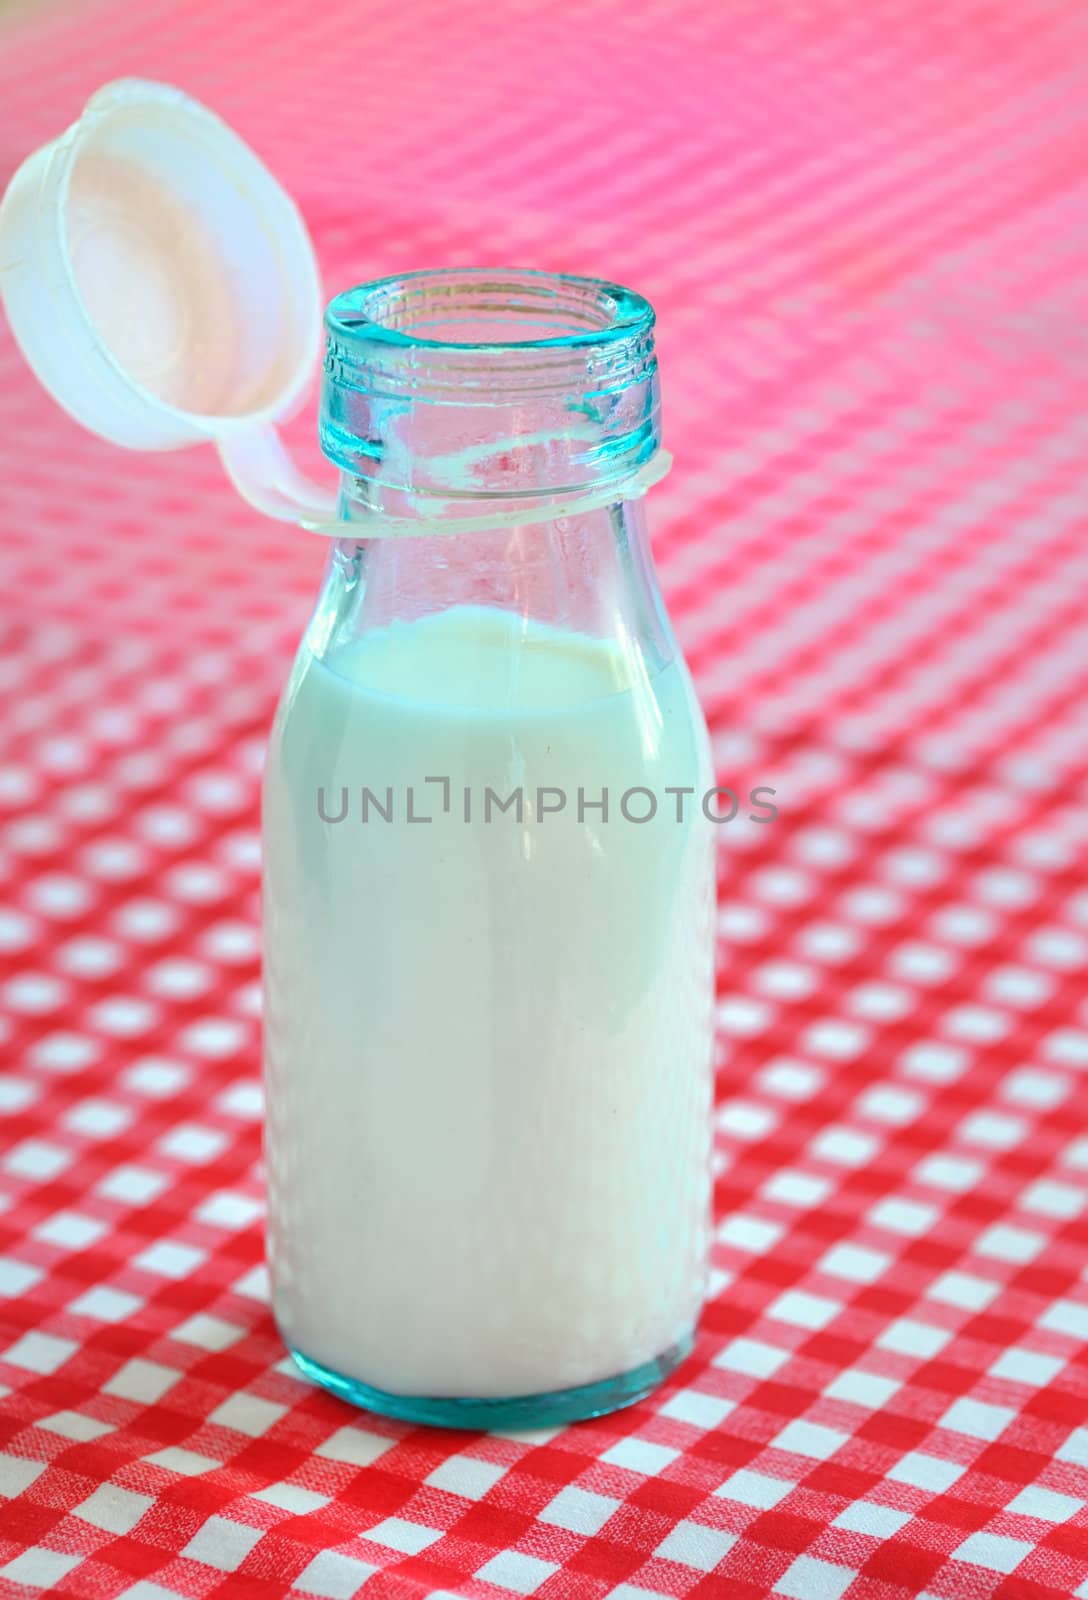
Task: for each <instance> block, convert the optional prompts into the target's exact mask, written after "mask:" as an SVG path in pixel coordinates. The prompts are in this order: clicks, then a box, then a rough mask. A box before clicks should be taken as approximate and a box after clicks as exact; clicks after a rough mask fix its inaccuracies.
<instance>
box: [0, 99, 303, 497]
mask: <svg viewBox="0 0 1088 1600" xmlns="http://www.w3.org/2000/svg"><path fill="white" fill-rule="evenodd" d="M0 291H2V294H3V301H4V306H5V309H6V311H7V315H8V319H9V321H10V323H11V327H12V331H13V333H14V335H15V338H16V340H17V342H18V344H19V346H20V348H21V350H22V352H23V355H24V356H25V357H26V360H27V362H28V363H29V365H30V366H31V368H32V369H33V370H34V372H35V374H36V375H37V377H38V378H39V379H40V381H41V382H42V383H43V384H44V386H45V387H46V388H47V389H48V390H49V392H50V394H51V395H52V396H53V398H54V399H55V400H57V401H58V403H59V404H60V405H62V406H63V407H64V409H65V410H66V411H68V412H69V413H70V414H71V415H72V416H73V417H75V418H76V420H77V421H78V422H80V423H82V424H83V426H84V427H85V428H89V429H90V430H91V432H93V433H97V434H99V435H101V437H102V438H105V439H109V440H111V441H112V442H113V443H114V444H119V445H124V446H127V447H128V448H129V449H134V450H168V449H176V448H179V447H181V446H184V445H188V444H195V443H198V442H200V441H202V440H214V441H215V443H216V444H217V445H218V446H219V450H220V454H221V455H222V457H223V460H224V462H225V464H226V466H227V469H228V471H229V472H230V474H231V477H232V478H233V479H234V481H235V483H236V485H237V487H238V488H239V489H240V490H241V492H242V493H243V494H244V495H245V497H246V498H247V499H248V500H249V501H250V502H251V503H252V504H253V505H256V506H257V507H258V509H260V510H262V511H264V512H266V513H267V514H269V515H272V516H275V517H280V518H284V519H288V520H292V521H298V520H316V521H320V520H322V519H325V518H328V517H331V516H333V515H334V506H333V499H332V495H331V493H326V491H325V490H323V489H321V488H319V487H318V486H317V485H314V484H311V483H309V482H308V481H307V480H305V479H304V478H303V477H302V476H301V475H300V474H299V473H298V472H297V471H296V469H295V468H294V466H293V465H292V464H291V462H290V460H289V458H288V457H287V456H286V454H285V452H284V451H283V449H282V447H281V445H280V441H279V438H278V436H277V434H276V432H275V427H274V424H275V423H276V422H277V421H279V420H281V419H283V418H285V417H287V416H288V415H290V414H291V412H292V411H293V410H294V409H295V408H296V407H297V405H298V404H299V402H300V401H301V399H302V397H303V395H304V394H305V392H306V390H307V388H308V387H309V385H310V382H311V379H312V377H313V374H314V372H315V370H316V367H317V359H318V353H319V349H320V341H321V289H320V283H319V279H318V272H317V263H316V261H315V259H314V251H313V246H312V244H311V242H310V237H309V234H308V233H307V231H306V225H305V223H304V222H303V220H302V217H301V216H300V215H299V212H298V210H297V209H296V207H295V205H294V203H293V202H292V200H291V199H290V197H289V196H288V195H287V193H286V192H285V191H284V190H283V189H282V188H281V187H280V185H279V184H278V183H277V182H276V180H275V178H273V176H272V174H271V173H270V172H269V171H268V169H267V168H266V167H265V166H264V165H263V163H262V162H260V161H259V160H258V159H257V157H256V156H255V155H254V153H253V151H252V150H250V149H249V147H248V146H247V145H246V144H244V143H243V141H242V140H241V139H239V138H238V136H237V134H235V133H234V132H232V130H231V129H230V128H228V127H227V125H226V124H225V123H224V122H222V121H221V120H220V118H219V117H217V116H215V115H214V114H213V113H212V112H210V111H208V110H207V109H206V107H204V106H202V105H200V104H199V103H198V102H197V101H195V100H192V99H190V97H189V96H188V95H185V94H182V93H181V91H180V90H178V89H174V88H171V87H169V86H168V85H166V84H159V83H149V82H145V81H142V80H140V79H135V78H133V79H122V80H121V81H119V82H117V83H112V84H108V85H107V86H106V87H105V88H103V89H100V90H99V91H98V93H97V94H95V95H94V96H92V98H91V99H90V100H89V101H88V103H87V106H86V109H85V110H84V113H83V115H82V117H80V119H79V121H78V122H76V123H74V124H73V126H72V127H71V128H69V129H68V131H67V133H65V134H63V135H62V136H61V137H60V138H59V139H56V140H55V141H54V142H53V143H52V144H49V145H46V146H44V147H43V148H42V149H41V150H38V151H36V152H35V153H34V154H33V155H32V156H30V157H29V158H28V159H27V160H26V161H25V162H24V163H23V165H22V166H21V167H20V168H19V170H18V172H16V174H15V176H14V177H13V179H12V180H11V183H10V185H9V187H8V190H7V193H6V194H5V196H4V199H3V202H2V204H0Z"/></svg>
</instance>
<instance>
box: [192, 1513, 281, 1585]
mask: <svg viewBox="0 0 1088 1600" xmlns="http://www.w3.org/2000/svg"><path fill="white" fill-rule="evenodd" d="M263 1538H264V1529H263V1528H248V1527H246V1525H245V1523H244V1522H232V1521H231V1520H230V1518H229V1517H209V1518H208V1520H207V1522H205V1523H202V1524H201V1526H200V1527H199V1528H198V1529H197V1530H196V1532H195V1533H194V1534H193V1537H192V1538H191V1539H190V1540H189V1543H188V1544H187V1545H186V1546H185V1548H184V1550H182V1552H181V1553H182V1555H183V1556H188V1557H189V1559H190V1560H191V1561H203V1563H204V1565H205V1566H206V1567H215V1568H217V1569H218V1571H220V1572H237V1570H238V1568H239V1567H240V1566H241V1565H242V1562H243V1561H244V1560H245V1558H246V1556H248V1554H249V1552H250V1551H251V1550H252V1549H253V1546H254V1545H255V1544H259V1543H260V1541H261V1540H262V1539H263Z"/></svg>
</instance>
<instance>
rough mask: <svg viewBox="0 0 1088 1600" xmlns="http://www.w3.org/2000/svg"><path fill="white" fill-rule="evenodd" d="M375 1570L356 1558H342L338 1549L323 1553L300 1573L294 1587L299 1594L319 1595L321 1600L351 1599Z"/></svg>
mask: <svg viewBox="0 0 1088 1600" xmlns="http://www.w3.org/2000/svg"><path fill="white" fill-rule="evenodd" d="M377 1571H378V1568H377V1567H375V1566H372V1565H371V1563H370V1562H369V1561H360V1560H359V1559H358V1557H356V1556H345V1555H341V1554H340V1552H339V1551H338V1550H322V1551H320V1552H319V1553H318V1554H317V1555H316V1556H314V1559H313V1560H312V1561H311V1562H310V1565H309V1566H308V1567H307V1568H306V1569H305V1571H304V1572H300V1573H299V1575H298V1577H297V1578H296V1579H295V1583H294V1587H295V1588H296V1589H298V1590H299V1591H300V1592H301V1593H302V1594H312V1595H319V1596H320V1597H321V1600H351V1597H352V1595H354V1594H355V1592H356V1591H357V1590H358V1589H360V1588H361V1587H362V1585H363V1584H364V1583H365V1582H366V1580H367V1579H368V1578H372V1577H373V1576H374V1574H375V1573H376V1572H377Z"/></svg>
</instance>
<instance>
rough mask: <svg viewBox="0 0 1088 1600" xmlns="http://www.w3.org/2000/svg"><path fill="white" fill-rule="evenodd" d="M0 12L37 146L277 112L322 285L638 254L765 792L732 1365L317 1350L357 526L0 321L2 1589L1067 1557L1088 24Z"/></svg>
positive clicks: (723, 1052) (304, 1587) (1071, 1516)
mask: <svg viewBox="0 0 1088 1600" xmlns="http://www.w3.org/2000/svg"><path fill="white" fill-rule="evenodd" d="M0 43H2V48H0V162H2V168H3V175H4V176H6V175H7V173H8V172H10V170H11V169H12V168H13V167H14V166H15V164H16V162H17V161H18V160H20V159H21V158H22V157H23V156H24V155H25V154H26V153H27V151H28V150H29V149H31V148H32V147H34V146H35V145H37V144H39V143H40V142H42V141H43V140H44V139H45V138H47V137H49V136H51V135H53V134H55V133H57V132H59V130H60V129H61V128H62V127H63V126H64V125H65V124H67V122H69V121H70V120H71V119H72V117H73V116H74V115H75V114H76V113H77V112H78V110H79V107H80V106H81V104H82V102H83V100H84V99H85V97H86V96H87V95H88V94H89V93H90V92H91V91H92V90H93V89H94V88H95V87H96V86H97V85H98V84H100V83H101V82H103V81H105V80H107V79H110V78H112V77H116V76H120V75H122V74H128V73H139V74H143V75H146V76H154V77H161V78H165V79H168V80H171V81H175V82H177V83H179V84H180V85H182V86H183V87H185V88H187V89H189V90H190V91H192V92H193V93H195V94H197V95H198V96H200V97H201V98H203V99H205V100H207V101H208V103H210V104H211V105H212V106H214V107H215V108H216V109H217V110H219V111H220V112H221V113H222V114H224V115H225V116H226V117H227V118H228V120H230V121H231V122H233V123H234V124H235V125H236V126H237V127H238V128H239V130H240V131H241V132H242V133H243V135H244V136H246V137H247V138H248V139H249V140H250V141H251V142H252V143H254V145H255V146H256V148H257V149H258V150H259V151H260V152H261V153H262V154H263V156H264V157H265V159H266V160H268V161H269V162H270V164H271V165H272V166H273V167H274V169H275V170H276V171H277V172H278V174H279V175H280V176H281V177H282V179H283V180H284V181H285V183H286V184H287V185H288V186H289V187H290V189H291V190H292V192H293V193H294V194H295V195H296V197H297V198H298V200H299V203H300V204H301V206H302V208H303V210H304V212H305V214H306V216H307V218H308V220H309V222H310V225H311V227H312V230H313V233H314V237H315V240H316V244H317V248H318V252H319V254H320V257H321V261H322V264H323V270H324V273H325V281H326V286H327V288H328V289H329V290H330V291H331V290H332V289H333V288H342V287H344V286H345V285H346V284H348V283H350V282H353V281H358V280H360V279H362V278H365V277H368V276H373V275H377V274H380V273H383V272H389V271H393V270H397V269H403V268H410V267H418V266H427V265H440V264H450V265H454V264H463V263H470V262H471V263H475V262H482V263H496V262H505V263H512V264H522V265H535V266H540V267H551V268H567V269H570V270H576V271H585V272H596V273H602V274H605V275H608V276H612V277H618V278H620V279H622V280H627V281H630V282H631V283H633V284H635V285H636V286H638V287H639V288H640V289H642V290H644V291H645V292H646V293H647V294H648V295H649V296H650V297H651V298H652V299H653V300H654V302H655V303H656V305H657V307H658V309H659V312H660V319H661V320H660V347H661V353H662V361H663V372H664V385H665V395H666V414H667V437H668V443H669V445H670V446H671V448H672V449H673V450H674V452H675V454H676V457H677V463H676V467H675V470H674V472H673V474H672V476H671V477H670V478H669V479H668V480H667V482H666V483H665V484H664V485H663V486H662V488H661V489H659V490H658V491H655V493H654V495H653V499H652V508H651V509H652V517H653V522H654V527H655V543H656V548H657V554H658V558H659V563H660V567H661V572H662V579H663V584H664V588H665V591H666V594H667V597H668V600H669V603H670V607H671V610H672V613H673V616H674V618H675V620H676V624H677V628H678V631H679V633H680V635H681V637H682V640H683V642H684V645H685V647H686V649H687V651H688V654H689V658H690V660H691V663H692V666H693V669H694V672H695V675H696V678H697V681H698V686H699V689H700V692H701V695H702V698H703V701H704V704H705V706H706V708H707V712H708V716H709V719H710V723H711V726H712V730H713V734H714V738H715V746H716V753H717V758H718V767H719V771H720V773H721V775H722V779H723V781H725V782H731V783H733V784H734V786H737V785H741V784H744V785H751V784H753V783H757V782H758V783H767V784H772V785H773V786H774V787H775V788H776V789H777V791H778V803H779V805H780V807H781V816H780V818H779V820H778V821H777V823H776V824H775V825H774V826H771V827H754V826H749V827H747V828H745V827H743V826H737V827H733V826H729V827H723V828H722V830H721V834H722V844H723V853H722V866H721V893H720V928H721V949H720V968H719V974H720V975H719V987H720V1023H721V1032H720V1041H721V1049H720V1093H719V1102H718V1111H717V1134H718V1145H717V1158H716V1159H717V1194H716V1201H717V1219H718V1220H717V1233H716V1246H715V1275H714V1284H713V1298H712V1300H711V1303H710V1304H709V1306H708V1308H707V1311H706V1314H705V1317H704V1320H703V1324H702V1329H701V1332H700V1336H699V1340H698V1345H697V1349H696V1352H695V1354H694V1355H693V1357H692V1358H691V1359H690V1360H689V1361H688V1362H687V1363H686V1364H685V1365H684V1366H683V1367H682V1368H681V1369H680V1370H679V1371H678V1372H677V1374H676V1375H675V1377H674V1378H673V1379H672V1380H671V1381H670V1382H669V1383H668V1384H667V1385H666V1386H665V1387H664V1388H663V1389H662V1390H660V1391H659V1392H658V1393H656V1394H655V1395H654V1396H653V1397H652V1398H651V1399H649V1400H647V1401H645V1402H644V1403H642V1404H641V1405H638V1406H637V1407H635V1408H634V1409H631V1410H628V1411H625V1412H622V1413H619V1414H616V1415H614V1416H611V1417H608V1418H605V1419H602V1420H600V1421H598V1422H593V1423H586V1424H581V1425H578V1426H575V1427H570V1428H567V1429H565V1430H563V1431H560V1432H555V1433H538V1434H533V1435H520V1434H518V1435H509V1434H508V1435H489V1436H485V1435H475V1434H449V1433H441V1432H438V1431H434V1430H429V1429H423V1428H410V1427H407V1426H401V1425H397V1424H394V1423H390V1422H385V1421H381V1420H379V1419H376V1418H372V1417H368V1416H366V1415H365V1414H363V1413H361V1412H357V1411H353V1410H351V1409H349V1408H348V1407H346V1406H344V1405H342V1404H340V1403H339V1402H337V1401H335V1400H334V1399H332V1398H330V1397H329V1396H328V1395H325V1394H323V1393H320V1392H318V1391H316V1390H315V1389H313V1388H312V1387H310V1386H308V1385H307V1384H306V1383H305V1382H304V1381H303V1380H302V1379H301V1378H300V1377H299V1376H298V1375H297V1374H295V1372H294V1371H293V1370H292V1368H291V1366H290V1364H289V1362H288V1361H287V1359H286V1358H285V1354H284V1351H283V1348H282V1346H281V1345H280V1343H279V1341H278V1339H277V1336H276V1333H275V1330H274V1327H273V1324H272V1321H271V1317H270V1314H269V1310H268V1305H267V1292H266V1291H267V1286H266V1278H265V1273H264V1269H263V1267H262V1264H261V1261H262V1245H261V1210H262V1189H261V1179H260V1168H259V1121H260V1110H261V1094H260V1087H259V1010H260V999H259V986H258V953H257V935H256V931H255V930H256V918H257V910H258V906H257V893H258V868H259V858H258V839H257V827H256V825H257V795H258V778H259V768H260V763H261V754H262V746H263V741H264V737H265V732H266V728H267V725H268V722H269V718H270V715H271V712H272V708H273V705H274V703H275V699H276V696H277V693H278V691H279V688H280V685H281V684H282V682H283V680H284V678H285V675H286V672H287V669H288V665H289V660H290V656H291V652H292V649H293V647H294V643H295V641H296V640H297V637H298V634H299V632H300V630H301V628H302V626H303V624H304V622H305V618H306V615H307V611H308V607H309V605H310V604H311V602H312V599H313V596H314V594H315V592H316V588H317V584H318V581H319V576H320V568H321V564H322V560H323V550H322V548H321V546H320V543H319V542H318V541H317V540H314V539H311V538H308V537H306V536H305V535H303V534H301V533H298V532H295V531H292V530H290V529H286V528H282V527H274V526H269V525H262V524H261V523H260V522H259V520H258V519H257V518H256V516H255V515H254V514H251V513H250V512H248V511H247V510H245V509H244V508H243V507H241V506H240V505H239V503H238V502H237V500H236V499H235V498H234V496H233V494H232V492H231V491H230V489H229V488H228V487H227V485H226V484H225V482H224V480H223V478H222V475H221V473H220V471H219V469H218V467H217V465H216V463H215V461H214V460H213V459H212V456H211V453H210V452H208V451H193V452H188V453H183V454H178V455H173V456H169V457H162V458H148V457H134V456H123V455H122V454H120V453H119V452H118V451H116V450H114V449H112V448H111V447H109V446H107V445H105V444H101V443H99V442H97V441H94V440H92V439H90V438H88V437H84V436H82V435H81V434H80V433H79V432H78V431H77V430H76V429H75V427H74V426H73V425H71V424H69V423H68V422H67V421H66V420H65V419H64V418H63V417H62V416H61V415H60V413H59V412H58V411H57V410H56V409H55V408H54V407H53V406H52V405H51V403H50V402H49V401H48V400H47V399H46V398H45V397H44V396H43V395H42V394H41V393H40V392H39V391H38V390H37V389H36V387H35V385H34V383H33V381H32V380H31V379H30V378H29V376H28V375H27V374H26V372H25V371H24V370H23V369H22V366H21V364H20V361H19V359H18V358H17V356H16V353H15V351H14V348H13V346H12V344H11V340H10V337H9V336H8V335H7V334H6V333H4V334H3V335H2V343H0V379H2V381H0V518H2V530H3V553H4V582H3V598H2V606H3V613H2V625H3V655H2V660H0V686H2V695H0V723H2V731H3V749H2V765H0V815H2V835H0V837H2V849H3V854H2V859H0V885H2V895H0V899H2V907H3V909H2V911H0V943H2V946H3V951H4V959H5V960H6V962H7V963H8V966H7V969H6V973H7V975H6V977H5V979H4V981H3V983H2V985H0V1000H2V1005H3V1019H2V1022H0V1030H2V1031H0V1050H2V1052H3V1061H4V1065H3V1075H2V1076H0V1107H2V1112H3V1124H2V1128H3V1131H2V1139H0V1258H2V1259H0V1296H2V1297H3V1298H0V1495H3V1496H4V1497H6V1498H4V1499H3V1500H0V1593H2V1594H3V1595H4V1596H9V1595H10V1596H27V1595H37V1594H40V1593H49V1594H57V1595H61V1596H67V1597H71V1600H112V1597H115V1596H121V1595H126V1596H131V1597H134V1600H175V1597H178V1600H205V1597H212V1596H215V1597H235V1596H237V1597H239V1600H249V1597H253V1600H271V1597H276V1596H282V1595H286V1594H288V1593H290V1594H298V1595H301V1596H320V1597H328V1600H349V1597H353V1596H356V1595H363V1596H366V1597H368V1600H369V1597H372V1596H373V1597H378V1600H423V1597H425V1596H431V1597H433V1600H440V1597H443V1596H446V1597H449V1596H457V1597H464V1600H509V1597H510V1596H520V1595H534V1596H537V1597H539V1600H603V1597H605V1596H614V1597H617V1600H652V1597H654V1596H668V1597H670V1600H764V1597H770V1596H785V1597H792V1600H903V1597H906V1596H916V1597H919V1600H1070V1597H1073V1596H1079V1597H1082V1600H1083V1597H1088V1508H1086V1503H1088V1351H1086V1347H1085V1339H1086V1336H1088V1277H1086V1263H1088V1230H1086V1223H1085V1212H1086V1199H1088V1006H1086V1003H1085V999H1084V973H1085V955H1086V951H1088V885H1085V883H1084V881H1083V877H1082V871H1081V861H1082V858H1083V849H1084V842H1085V838H1086V836H1088V808H1086V798H1088V745H1086V740H1088V715H1086V712H1085V709H1084V706H1085V694H1086V691H1088V651H1086V649H1085V644H1084V629H1085V620H1084V611H1085V594H1086V588H1088V552H1086V549H1085V543H1084V535H1085V532H1086V526H1088V491H1086V488H1085V479H1086V473H1088V403H1086V401H1088V387H1086V385H1088V331H1086V330H1088V12H1086V11H1085V8H1084V7H1083V6H1082V5H1078V4H1077V3H1076V0H1069V3H1068V4H1065V5H1062V4H1058V3H1055V0H1033V3H1029V0H1023V3H1011V0H1005V3H1001V0H991V3H989V4H983V3H978V4H974V3H960V0H950V3H949V4H945V5H942V6H936V5H933V6H929V5H923V3H922V0H918V3H917V4H911V3H910V0H872V4H870V5H867V6H862V5H860V4H858V5H854V4H836V3H828V4H821V5H818V6H813V5H807V4H802V3H801V0H788V3H784V4H781V5H765V4H763V3H762V0H758V3H757V0H743V3H742V0H717V3H714V4H710V3H699V0H678V3H672V0H641V3H633V0H624V3H621V0H586V3H583V4H578V5H575V4H567V3H557V0H516V3H511V4H508V5H497V6H494V7H483V6H482V5H477V4H472V3H471V0H461V3H459V4H451V3H450V0H367V3H366V4H362V5H355V6H352V5H350V4H349V3H347V0H336V3H331V4H324V5H322V4H312V5H304V4H301V3H296V0H260V3H258V0H216V3H212V0H193V3H191V4H184V3H183V0H144V3H142V4H141V5H139V6H129V5H124V4H122V3H119V0H116V3H115V0H106V3H103V4H97V5H84V6H81V7H80V9H79V10H78V11H77V10H72V11H71V12H70V13H65V12H64V11H61V10H52V11H36V10H33V9H29V10H28V9H27V7H26V5H25V3H24V4H23V5H20V6H16V8H15V9H8V10H6V11H5V12H3V13H0ZM295 431H296V433H297V437H298V439H299V440H300V441H301V445H302V447H303V448H304V449H305V450H306V451H308V452H309V453H310V457H311V459H310V464H311V466H313V465H314V462H315V460H316V450H315V447H314V445H313V443H312V437H311V436H312V433H313V413H312V409H311V411H310V412H309V413H308V414H307V415H305V416H303V417H302V418H300V420H299V422H298V425H297V428H296V430H295ZM317 465H318V466H320V463H317Z"/></svg>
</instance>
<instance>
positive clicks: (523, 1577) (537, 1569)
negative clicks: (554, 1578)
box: [476, 1550, 559, 1594]
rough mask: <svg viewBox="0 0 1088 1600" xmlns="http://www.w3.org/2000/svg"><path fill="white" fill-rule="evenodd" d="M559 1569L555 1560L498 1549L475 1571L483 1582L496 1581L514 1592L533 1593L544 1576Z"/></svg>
mask: <svg viewBox="0 0 1088 1600" xmlns="http://www.w3.org/2000/svg"><path fill="white" fill-rule="evenodd" d="M558 1571H559V1563H558V1562H557V1561H542V1560H541V1559H540V1557H539V1556H527V1555H523V1554H522V1553H521V1551H520V1550H500V1552H499V1554H498V1555H497V1556H492V1557H491V1560H490V1561H486V1562H485V1563H484V1565H483V1566H482V1567H480V1568H479V1569H478V1571H477V1573H476V1576H477V1577H478V1578H482V1579H483V1581H484V1582H485V1583H496V1584H498V1585H499V1587H500V1588H502V1589H512V1590H513V1591H514V1593H515V1594H533V1593H534V1592H535V1591H536V1590H537V1589H539V1588H540V1585H541V1584H542V1583H543V1582H544V1580H545V1579H546V1578H550V1577H551V1575H552V1573H553V1572H558Z"/></svg>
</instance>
